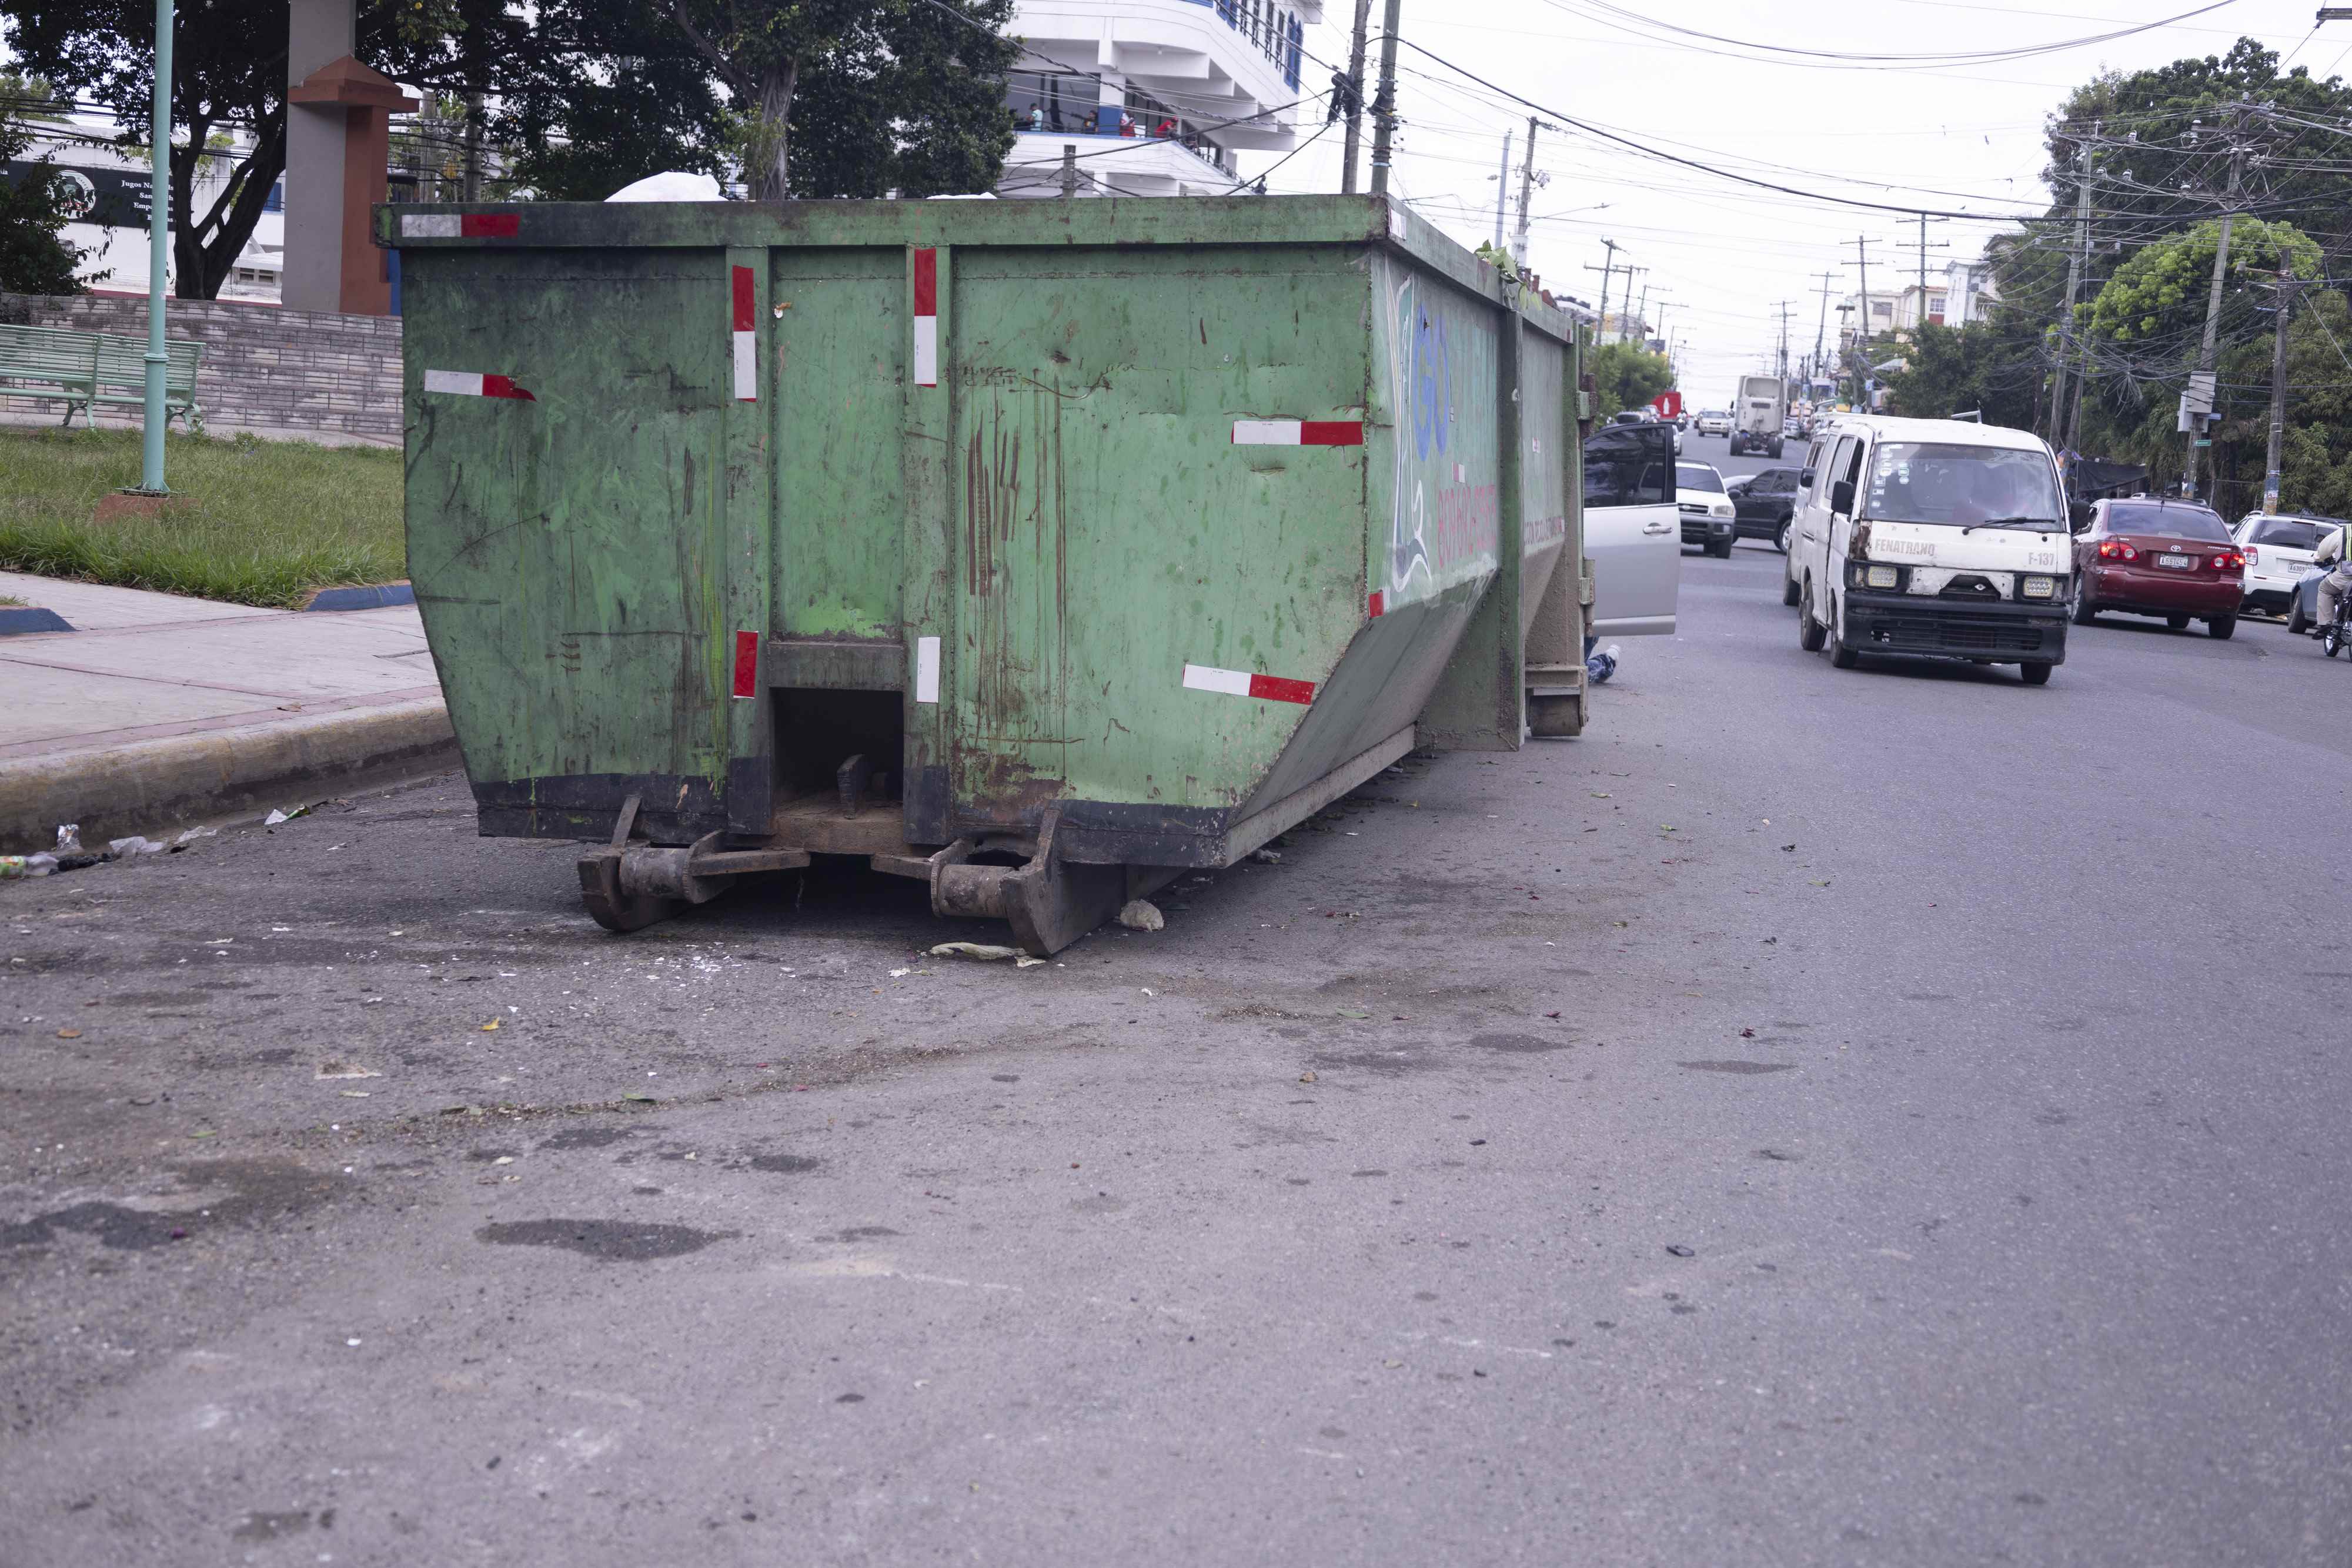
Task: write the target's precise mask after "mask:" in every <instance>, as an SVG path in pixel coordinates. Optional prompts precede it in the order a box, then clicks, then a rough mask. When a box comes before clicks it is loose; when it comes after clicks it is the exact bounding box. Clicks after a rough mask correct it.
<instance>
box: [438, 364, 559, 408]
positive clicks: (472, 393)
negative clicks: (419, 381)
mask: <svg viewBox="0 0 2352 1568" xmlns="http://www.w3.org/2000/svg"><path fill="white" fill-rule="evenodd" d="M425 391H426V392H456V393H457V395H458V396H460V397H511V398H520V399H521V400H522V401H523V402H538V401H539V400H538V399H537V398H535V397H533V396H531V395H530V393H529V392H525V391H523V390H522V388H520V387H519V386H517V385H515V384H514V380H513V378H512V377H510V376H486V375H482V374H479V373H478V372H477V371H425Z"/></svg>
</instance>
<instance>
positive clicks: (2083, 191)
mask: <svg viewBox="0 0 2352 1568" xmlns="http://www.w3.org/2000/svg"><path fill="white" fill-rule="evenodd" d="M2074 164H2075V169H2074V250H2073V251H2072V252H2070V253H2069V254H2068V255H2067V257H2066V310H2065V314H2064V315H2063V316H2061V317H2060V318H2059V319H2058V374H2057V376H2056V377H2055V378H2054V380H2053V382H2052V383H2051V394H2050V444H2052V445H2053V446H2055V447H2056V448H2058V450H2059V451H2061V452H2063V451H2065V450H2066V438H2067V428H2066V426H2067V420H2066V371H2067V367H2068V365H2069V363H2070V362H2071V361H2072V360H2073V358H2074V302H2075V300H2077V299H2078V298H2081V297H2082V292H2083V268H2084V266H2085V265H2086V264H2087V263H2088V262H2089V260H2090V248H2091V149H2090V147H2089V145H2088V144H2087V143H2085V142H2084V141H2081V140H2079V139H2078V140H2077V141H2075V143H2074ZM2085 368H2086V369H2087V367H2085Z"/></svg>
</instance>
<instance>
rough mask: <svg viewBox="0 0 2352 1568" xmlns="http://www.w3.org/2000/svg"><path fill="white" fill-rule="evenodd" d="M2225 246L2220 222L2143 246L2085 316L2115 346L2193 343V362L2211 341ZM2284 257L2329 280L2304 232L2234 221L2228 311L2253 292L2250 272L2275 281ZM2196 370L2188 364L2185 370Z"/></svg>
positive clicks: (2225, 295)
mask: <svg viewBox="0 0 2352 1568" xmlns="http://www.w3.org/2000/svg"><path fill="white" fill-rule="evenodd" d="M2220 246H2221V224H2220V223H2219V222H2218V221H2210V222H2206V223H2201V224H2199V225H2196V226H2195V227H2194V228H2191V229H2187V230H2184V231H2182V232H2181V233H2179V234H2176V235H2172V236H2171V237H2169V238H2168V239H2165V240H2162V241H2159V242H2158V243H2157V244H2154V245H2150V246H2143V247H2142V248H2141V250H2140V252H2139V254H2137V256H2133V257H2132V258H2131V259H2130V260H2129V261H2127V262H2126V263H2124V265H2123V266H2121V267H2117V268H2116V274H2115V276H2114V277H2110V278H2109V279H2107V281H2106V283H2105V285H2104V286H2102V287H2101V288H2100V289H2099V292H2098V296H2097V298H2095V299H2094V300H2092V302H2091V305H2090V308H2088V309H2087V310H2085V311H2083V312H2082V315H2083V316H2084V318H2085V319H2084V327H2085V329H2087V330H2088V331H2089V332H2090V333H2091V334H2092V335H2093V336H2094V337H2096V338H2100V339H2103V340H2106V341H2109V342H2114V343H2136V344H2147V345H2163V346H2166V347H2170V346H2172V345H2175V344H2179V343H2183V342H2187V343H2188V346H2189V358H2193V357H2194V354H2195V351H2196V349H2197V347H2198V346H2199V344H2200V343H2201V342H2202V340H2203V337H2204V331H2205V312H2206V307H2207V305H2208V303H2209V302H2210V298H2211V295H2212V283H2213V256H2214V252H2215V251H2216V250H2217V249H2219V248H2220ZM2282 258H2284V259H2289V260H2292V261H2293V262H2294V269H2295V273H2296V276H2298V277H2325V276H2326V263H2325V261H2324V260H2323V258H2322V257H2321V256H2320V250H2319V246H2318V244H2317V242H2315V240H2313V239H2312V238H2311V237H2310V236H2309V235H2305V233H2303V232H2302V231H2301V230H2300V229H2296V228H2294V227H2292V226H2290V225H2286V224H2280V223H2264V222H2263V221H2262V220H2261V219H2260V218H2240V219H2238V220H2237V221H2236V222H2234V223H2233V224H2231V226H2230V260H2229V266H2228V267H2227V269H2226V270H2225V271H2224V273H2223V275H2222V279H2221V291H2222V300H2223V304H2224V308H2225V309H2226V308H2227V307H2228V306H2229V305H2230V304H2231V298H2232V296H2233V295H2235V294H2236V293H2238V292H2239V291H2241V290H2242V289H2243V288H2244V287H2246V285H2247V282H2248V278H2249V276H2250V275H2254V274H2260V275H2262V276H2264V277H2275V276H2276V275H2277V273H2278V270H2279V266H2280V263H2281V260H2282ZM2180 370H2181V371H2182V373H2184V374H2185V373H2186V372H2187V371H2188V370H2189V363H2188V361H2187V360H2186V359H2184V361H2183V362H2182V363H2181V365H2180Z"/></svg>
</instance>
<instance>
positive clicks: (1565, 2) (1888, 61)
mask: <svg viewBox="0 0 2352 1568" xmlns="http://www.w3.org/2000/svg"><path fill="white" fill-rule="evenodd" d="M1546 4H1548V5H1550V6H1551V7H1552V8H1553V9H1554V10H1556V11H1562V12H1566V13H1567V14H1569V15H1570V16H1582V17H1583V18H1584V19H1585V20H1587V21H1592V22H1599V23H1601V25H1602V26H1614V27H1618V28H1620V29H1622V30H1623V31H1626V32H1631V33H1633V34H1635V35H1636V36H1638V37H1655V36H1657V33H1659V32H1664V33H1669V34H1673V35H1675V36H1677V37H1685V38H1695V39H1704V40H1706V42H1707V43H1712V44H1722V45H1726V46H1728V47H1732V48H1738V49H1748V50H1753V51H1755V52H1756V53H1757V54H1762V55H1766V56H1776V55H1777V56H1785V57H1788V58H1785V59H1783V60H1782V61H1781V62H1780V63H1782V64H1787V65H1808V64H1812V63H1814V62H1827V63H1826V64H1823V65H1819V66H1817V67H1816V68H1823V69H1856V68H1862V69H1868V68H1881V69H1885V68H1895V69H1900V68H1905V67H1907V66H1914V65H1917V66H1927V65H1938V66H1952V65H1998V64H2000V63H2001V62H2003V61H2005V60H2016V59H2029V58H2033V57H2039V56H2042V55H2051V54H2059V53H2063V52H2064V51H2065V50H2068V49H2079V48H2088V47H2093V46H2095V45H2098V44H2106V43H2113V42H2115V41H2116V39H2118V38H2128V37H2132V36H2133V35H2135V34H2138V33H2147V32H2153V31H2154V30H2156V29H2157V28H2158V27H2167V26H2171V25H2173V24H2174V23H2176V22H2185V21H2187V20H2189V18H2190V17H2192V16H2205V15H2207V14H2208V13H2210V12H2213V11H2220V10H2223V9H2225V8H2227V7H2228V6H2230V5H2234V4H2236V0H2213V3H2212V4H2210V5H2201V6H2200V7H2198V8H2197V9H2195V10H2193V11H2183V12H2181V13H2180V14H2179V15H2178V16H2167V17H2164V18H2163V19H2161V20H2159V21H2155V22H2143V23H2138V24H2136V25H2134V26H2127V27H2119V28H2117V29H2116V30H2114V31H2112V32H2106V33H2096V34H2091V35H2088V36H2086V37H2079V38H2062V39H2056V40H2053V41H2051V42H2048V43H2042V44H2028V45H2021V46H2020V47H2014V48H2001V49H1956V50H1944V51H1937V52H1930V53H1922V54H1869V53H1865V52H1863V51H1860V50H1848V49H1808V48H1800V47H1795V46H1792V45H1787V44H1766V43H1758V42H1756V41H1754V40H1752V39H1747V38H1730V37H1724V36H1722V35H1721V34H1717V33H1708V32H1705V31H1702V30H1701V29H1699V28H1696V27H1685V26H1677V25H1676V24H1675V23H1672V22H1668V21H1664V20H1662V19H1661V18H1659V17H1656V16H1646V15H1643V14H1642V13H1640V12H1634V11H1627V10H1625V9H1623V8H1622V7H1620V6H1617V5H1611V4H1609V0H1582V5H1583V6H1589V7H1590V9H1582V8H1580V6H1579V5H1573V4H1570V3H1569V0H1546ZM1595 13H1601V14H1600V15H1595ZM1691 47H1696V46H1695V45H1694V46H1691ZM1698 52H1700V53H1703V54H1718V53H1721V52H1722V51H1720V50H1716V49H1699V51H1698ZM1735 58H1753V56H1752V55H1751V56H1745V57H1739V56H1735Z"/></svg>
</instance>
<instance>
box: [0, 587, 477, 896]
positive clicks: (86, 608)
mask: <svg viewBox="0 0 2352 1568" xmlns="http://www.w3.org/2000/svg"><path fill="white" fill-rule="evenodd" d="M0 596H5V597H10V598H16V599H21V600H23V601H26V603H27V604H32V605H38V606H43V607H46V608H47V609H49V610H53V611H55V612H57V613H58V615H60V616H61V617H63V618H64V620H65V621H66V622H68V624H69V625H70V626H72V627H73V628H74V629H73V630H72V631H70V632H37V633H32V634H26V635H19V636H9V637H0V705H5V716H6V720H7V723H6V727H5V729H0V852H20V851H28V850H37V849H45V848H47V847H48V846H49V844H50V843H51V842H53V841H54V839H55V835H56V831H57V824H58V823H59V822H67V821H73V822H79V823H80V824H81V826H82V836H83V840H84V841H85V842H92V841H96V840H99V839H104V838H110V837H120V836H121V835H123V834H127V833H135V832H145V833H151V834H153V833H159V832H160V831H162V830H163V829H166V828H169V827H172V826H174V825H176V824H178V823H180V822H184V821H201V820H205V819H207V818H215V817H220V816H226V815H235V814H236V813H239V812H242V811H246V810H258V809H261V808H264V807H267V806H272V805H290V804H292V803H294V802H295V801H296V800H303V799H317V798H320V796H322V795H326V794H331V793H333V792H335V791H336V790H338V789H341V788H344V787H346V786H348V785H350V784H352V783H353V782H355V781H360V780H367V779H378V778H383V777H393V776H397V775H398V774H400V773H404V772H406V773H415V772H422V771H425V770H427V769H429V768H437V767H446V766H450V765H453V764H454V763H455V761H456V760H457V747H456V742H455V740H454V738H453V737H452V736H451V734H450V730H449V721H448V716H447V714H446V712H445V711H444V709H443V707H442V703H441V688H440V685H439V683H438V681H437V680H436V678H435V675H434V671H433V659H432V655H431V653H429V652H428V651H427V649H426V647H425V629H424V626H423V623H422V622H420V621H419V619H418V617H417V612H416V610H415V606H413V605H407V606H399V607H395V608H388V609H379V610H359V611H348V612H295V611H288V610H257V609H254V608H252V607H251V606H249V605H242V604H218V603H214V602H212V601H206V600H200V599H183V598H180V597H178V596H177V595H174V594H168V593H149V592H145V591H141V590H138V589H128V588H102V587H100V586H98V585H96V584H93V583H87V582H70V581H63V580H58V579H54V578H45V577H29V576H25V575H22V574H19V573H14V572H0ZM281 797H282V799H281Z"/></svg>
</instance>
